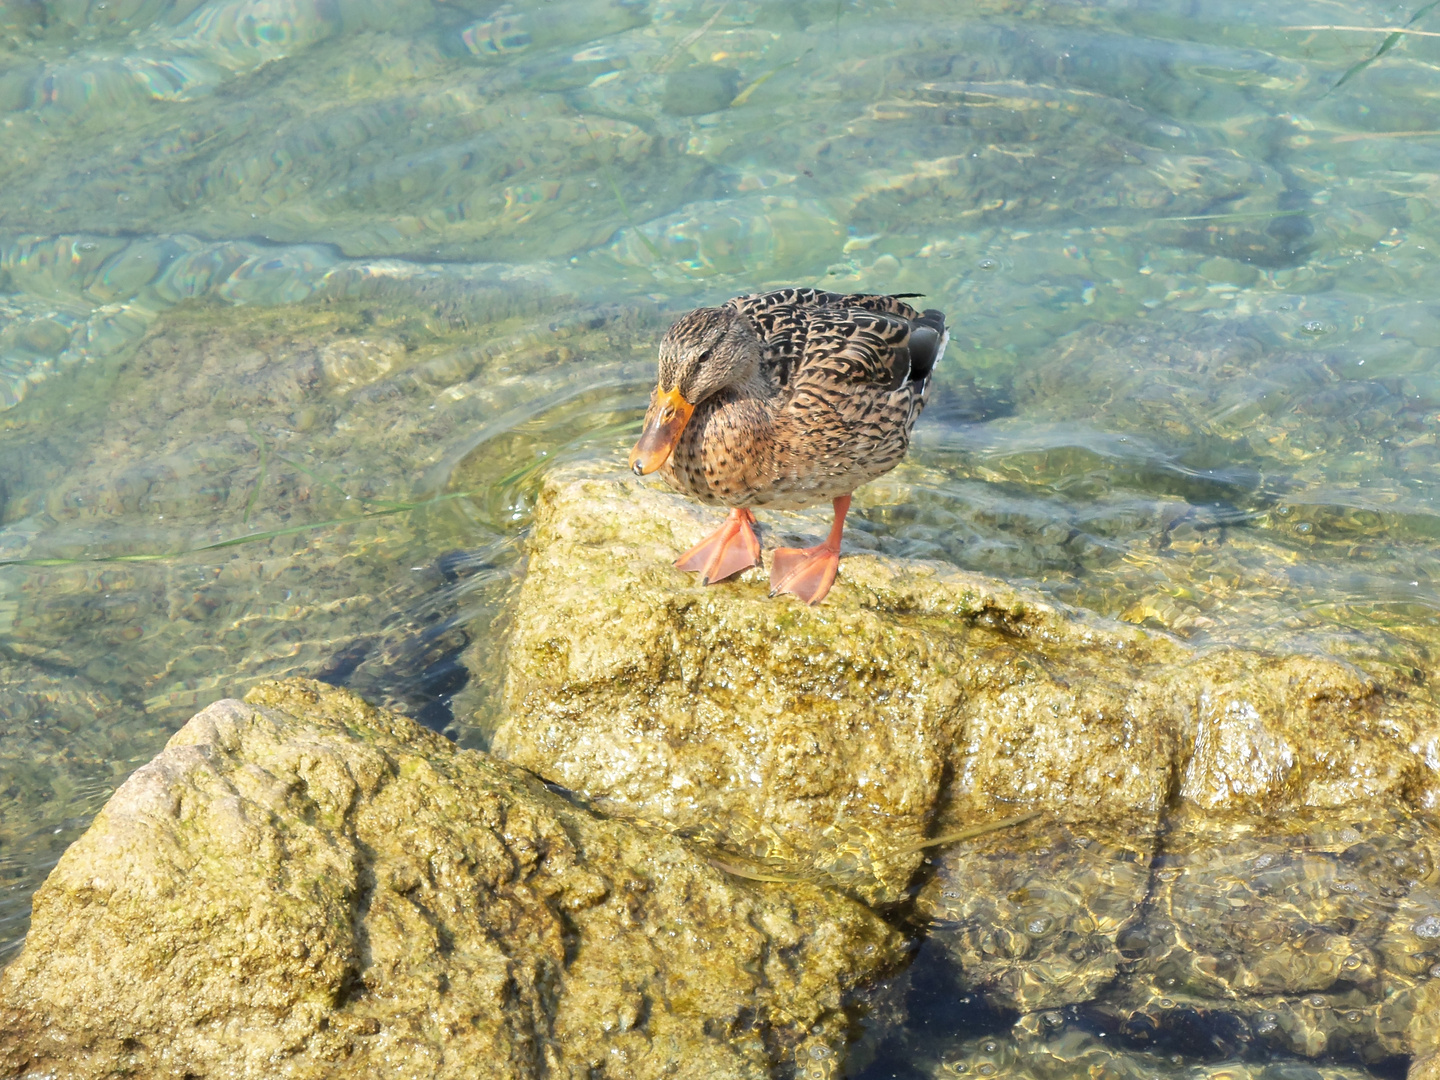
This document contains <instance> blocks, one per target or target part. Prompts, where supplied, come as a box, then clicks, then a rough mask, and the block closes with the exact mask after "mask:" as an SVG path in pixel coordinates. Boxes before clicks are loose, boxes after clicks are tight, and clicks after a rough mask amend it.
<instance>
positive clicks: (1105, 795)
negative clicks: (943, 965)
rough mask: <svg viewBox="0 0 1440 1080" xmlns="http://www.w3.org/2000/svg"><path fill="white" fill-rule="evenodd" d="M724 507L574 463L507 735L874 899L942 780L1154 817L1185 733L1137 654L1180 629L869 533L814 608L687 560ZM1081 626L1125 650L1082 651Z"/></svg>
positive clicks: (898, 883) (790, 519)
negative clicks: (1159, 703)
mask: <svg viewBox="0 0 1440 1080" xmlns="http://www.w3.org/2000/svg"><path fill="white" fill-rule="evenodd" d="M713 516H714V515H713V512H712V513H710V514H708V515H707V514H706V513H704V512H701V511H700V510H699V509H698V508H697V507H695V506H694V505H693V504H690V503H687V502H685V501H684V500H682V499H680V498H679V497H678V496H673V495H670V494H668V493H664V492H661V491H657V490H655V489H654V488H652V487H650V486H647V485H645V484H642V483H639V482H637V481H634V480H633V479H629V478H625V477H615V476H610V475H605V476H600V475H596V474H595V473H594V472H593V471H591V472H590V473H586V472H585V470H584V469H572V470H570V471H563V470H562V471H557V472H556V473H555V474H553V475H552V477H551V479H550V480H549V481H548V482H547V486H546V488H545V489H544V492H543V493H542V495H541V499H540V504H539V507H538V509H537V517H536V526H535V531H534V534H533V538H532V553H531V557H530V565H529V571H528V576H527V577H526V580H525V584H524V586H523V589H522V593H521V597H520V600H519V604H518V609H517V612H516V615H515V628H514V634H513V637H512V640H511V647H510V655H509V672H508V682H507V687H506V694H507V713H508V715H507V719H506V720H505V721H504V722H503V723H502V725H501V727H500V728H499V730H498V731H497V733H496V737H495V741H494V745H493V749H494V752H495V753H496V754H497V755H499V756H502V757H506V758H508V759H510V760H512V761H515V762H517V763H519V764H523V765H525V766H526V767H527V768H531V769H534V770H536V771H538V772H540V773H541V774H543V775H545V776H547V777H549V778H551V779H553V780H555V781H557V782H558V783H561V784H564V785H565V786H566V787H568V788H572V789H574V790H576V791H578V792H580V793H582V794H583V795H584V797H586V798H587V799H592V800H595V802H596V804H597V805H599V806H602V807H604V808H605V809H606V810H608V811H615V812H623V813H627V814H631V815H637V816H641V817H648V818H653V819H656V820H663V821H666V822H669V823H671V824H674V825H678V826H682V827H686V828H691V829H695V830H698V831H700V832H702V833H704V834H706V835H708V836H711V837H713V838H717V839H720V840H722V841H723V842H724V843H725V844H726V845H727V846H730V847H733V848H736V849H738V850H740V851H743V852H745V853H747V854H749V855H751V856H754V857H758V858H762V859H768V860H777V861H779V862H781V863H786V864H791V865H794V864H798V865H800V866H802V867H804V868H807V869H810V870H815V871H819V872H823V873H827V874H830V875H832V876H834V877H835V878H836V879H838V880H840V881H842V882H844V883H845V884H846V885H847V886H848V887H850V888H852V889H854V890H856V891H857V892H858V893H859V894H860V895H862V896H864V897H866V898H867V899H870V900H880V901H885V900H894V899H896V898H897V897H898V895H899V894H900V892H901V890H903V889H904V887H905V885H906V882H907V881H908V879H909V877H910V875H911V873H912V872H913V871H914V869H915V867H916V866H917V865H918V864H919V859H920V857H921V856H920V853H919V851H918V850H916V845H918V844H920V843H922V842H923V841H924V840H925V837H926V835H927V833H928V830H929V828H930V826H931V824H932V821H933V819H934V818H935V815H936V811H937V810H938V809H939V808H940V806H941V802H942V794H945V795H946V798H948V800H949V802H951V803H952V804H954V805H955V806H956V807H957V808H963V812H964V813H965V814H967V815H971V816H973V817H978V818H983V817H986V816H989V817H1004V816H1006V808H1007V807H1009V806H1013V805H1014V804H1015V803H1017V802H1018V803H1026V804H1029V805H1035V806H1043V807H1045V808H1046V809H1048V810H1051V811H1055V812H1057V813H1061V814H1064V813H1066V812H1067V807H1069V806H1071V805H1073V806H1075V807H1077V808H1080V809H1081V810H1082V811H1083V813H1084V814H1085V815H1087V816H1090V817H1095V818H1100V819H1108V820H1114V821H1125V822H1130V823H1133V824H1134V826H1135V828H1136V829H1138V830H1139V833H1140V834H1141V835H1145V834H1147V833H1148V832H1150V831H1153V826H1154V823H1155V820H1156V818H1157V815H1158V813H1159V811H1160V807H1161V805H1162V802H1163V799H1164V797H1165V791H1166V786H1167V783H1168V777H1169V765H1168V764H1167V763H1168V762H1169V760H1170V759H1171V758H1172V757H1173V755H1174V752H1175V748H1174V747H1173V746H1171V745H1169V742H1168V740H1171V739H1172V738H1173V733H1172V732H1171V731H1169V730H1168V729H1166V728H1164V727H1163V726H1161V725H1143V724H1141V723H1139V720H1140V717H1138V716H1135V715H1132V714H1130V713H1129V712H1128V711H1127V708H1126V705H1125V702H1126V694H1127V686H1128V684H1129V682H1130V681H1131V679H1132V678H1133V675H1134V671H1133V665H1134V663H1135V662H1136V658H1137V657H1138V656H1140V655H1149V654H1150V653H1152V652H1154V651H1156V650H1157V649H1158V650H1159V651H1160V652H1161V653H1162V654H1164V655H1167V656H1168V655H1174V654H1175V652H1176V650H1175V648H1174V646H1172V645H1171V644H1170V643H1169V642H1167V641H1157V640H1154V639H1151V638H1150V637H1149V636H1148V635H1146V634H1144V633H1143V632H1140V631H1136V630H1133V629H1131V628H1128V627H1115V628H1114V629H1113V630H1110V629H1101V628H1099V627H1097V626H1091V625H1088V624H1086V623H1084V622H1083V621H1081V620H1079V619H1074V620H1072V619H1070V617H1068V616H1067V615H1065V614H1063V613H1061V612H1060V611H1059V610H1058V609H1056V608H1055V607H1054V606H1053V605H1050V604H1047V603H1046V602H1044V601H1043V600H1041V599H1040V598H1039V597H1038V596H1035V595H1034V594H1030V593H1026V592H1023V591H1020V590H1016V589H1012V588H1010V587H1009V586H1006V585H1003V584H1002V583H1000V582H996V581H992V580H988V579H984V578H980V577H978V576H976V575H971V574H965V573H962V572H959V571H955V570H949V569H942V568H940V567H937V566H933V565H927V564H916V563H908V562H904V561H895V560H888V559H884V558H880V557H876V556H868V555H866V556H856V557H853V558H849V559H847V560H846V562H845V564H844V567H843V572H842V575H841V585H840V587H839V588H837V589H836V590H835V592H833V593H832V594H831V597H830V598H829V599H827V601H826V603H825V604H824V605H822V606H820V607H817V608H813V609H812V608H807V607H803V606H801V605H798V604H791V603H788V602H786V601H783V600H781V601H774V600H771V599H769V598H768V596H767V587H766V586H765V585H764V584H763V581H762V580H761V576H760V575H759V573H758V572H757V571H748V572H746V573H745V574H742V575H741V576H740V578H739V579H738V580H735V581H732V582H729V583H726V584H725V585H722V586H716V587H712V588H709V589H702V588H701V587H699V585H698V584H697V583H696V582H695V581H694V579H693V576H691V575H684V574H681V573H680V572H679V571H676V570H675V569H674V568H673V566H672V565H671V563H672V562H673V559H674V557H675V555H676V553H678V552H680V551H683V550H684V549H685V548H687V547H689V546H690V545H691V544H693V543H694V542H695V541H696V540H698V539H699V538H700V536H702V535H703V534H704V533H705V532H706V531H708V529H709V528H710V527H711V525H710V523H709V521H708V518H710V517H713ZM767 522H769V523H770V527H769V528H765V529H763V531H762V537H763V539H762V543H763V544H764V545H765V546H766V547H767V548H769V547H773V546H774V544H775V543H776V542H777V536H776V532H777V528H776V525H775V523H776V522H783V523H784V526H788V527H789V528H795V529H799V530H801V531H802V533H803V532H809V531H812V530H813V531H819V528H820V526H819V519H818V518H814V517H812V518H804V517H799V516H783V515H769V516H767ZM763 524H765V523H762V525H763ZM784 535H788V534H782V537H781V539H783V536H784ZM1082 636H1088V637H1089V638H1090V639H1091V640H1093V641H1095V642H1096V643H1097V648H1096V651H1097V652H1098V653H1102V654H1104V656H1105V658H1106V663H1107V664H1109V665H1110V667H1109V669H1108V670H1105V669H1102V668H1101V667H1100V666H1099V665H1097V664H1093V663H1085V664H1083V665H1081V667H1083V676H1082V674H1081V668H1078V667H1072V666H1071V665H1070V663H1069V660H1068V658H1067V655H1066V652H1065V650H1066V648H1067V646H1073V645H1074V644H1075V643H1078V641H1079V640H1080V638H1081V637H1082ZM1046 643H1052V644H1050V645H1047V644H1046ZM1055 646H1059V647H1055ZM1071 651H1073V648H1072V650H1071ZM1041 654H1044V655H1041ZM1056 665H1061V666H1062V667H1063V670H1062V667H1057V666H1056ZM1070 675H1074V679H1073V682H1067V676H1070ZM1111 705H1115V706H1116V707H1114V708H1111V707H1110V706H1111ZM1089 745H1095V746H1103V747H1106V748H1109V749H1110V750H1111V753H1110V754H1109V755H1108V756H1105V757H1103V758H1101V757H1097V756H1095V755H1089V756H1087V755H1086V754H1085V753H1083V752H1082V748H1083V747H1085V746H1089ZM1021 762H1023V763H1024V765H1023V767H1021Z"/></svg>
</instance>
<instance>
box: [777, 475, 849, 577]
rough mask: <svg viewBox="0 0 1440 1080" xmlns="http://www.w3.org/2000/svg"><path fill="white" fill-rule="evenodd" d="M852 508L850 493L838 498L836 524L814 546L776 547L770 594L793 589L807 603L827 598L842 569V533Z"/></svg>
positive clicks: (836, 501)
mask: <svg viewBox="0 0 1440 1080" xmlns="http://www.w3.org/2000/svg"><path fill="white" fill-rule="evenodd" d="M849 510H850V496H849V495H841V496H840V498H838V499H836V500H835V524H833V525H831V526H830V535H829V536H827V537H826V538H825V542H824V543H823V544H821V545H819V546H818V547H812V548H776V549H775V558H774V560H773V561H772V562H771V563H770V595H771V596H774V595H776V594H777V593H787V592H788V593H791V594H793V595H795V596H798V597H799V598H800V599H801V600H803V601H805V603H807V604H818V603H819V602H820V601H821V600H824V599H825V594H826V593H828V592H829V591H830V586H831V585H833V584H835V574H836V572H837V571H838V570H839V569H840V534H841V533H843V532H844V531H845V515H846V514H847V513H848V512H849Z"/></svg>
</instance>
